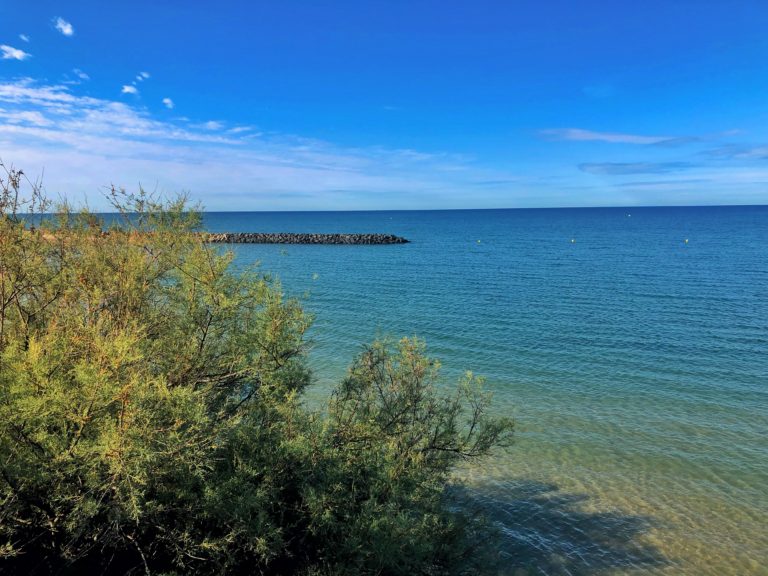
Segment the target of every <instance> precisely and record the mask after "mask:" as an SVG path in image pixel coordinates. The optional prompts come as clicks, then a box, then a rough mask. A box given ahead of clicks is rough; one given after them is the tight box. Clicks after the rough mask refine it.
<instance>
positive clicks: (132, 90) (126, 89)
mask: <svg viewBox="0 0 768 576" xmlns="http://www.w3.org/2000/svg"><path fill="white" fill-rule="evenodd" d="M120 92H121V93H122V94H138V93H139V89H138V88H136V86H131V85H130V84H126V85H125V86H123V89H122V90H121V91H120Z"/></svg>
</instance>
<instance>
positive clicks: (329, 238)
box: [205, 232, 409, 245]
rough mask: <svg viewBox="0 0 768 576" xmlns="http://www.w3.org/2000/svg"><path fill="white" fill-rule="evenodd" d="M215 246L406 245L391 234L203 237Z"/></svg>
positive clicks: (210, 235)
mask: <svg viewBox="0 0 768 576" xmlns="http://www.w3.org/2000/svg"><path fill="white" fill-rule="evenodd" d="M205 239H206V241H207V242H211V243H216V244H367V245H370V244H407V243H408V242H409V241H408V240H406V239H405V238H402V237H401V236H395V235H393V234H295V233H292V232H274V233H264V232H219V233H208V234H206V235H205Z"/></svg>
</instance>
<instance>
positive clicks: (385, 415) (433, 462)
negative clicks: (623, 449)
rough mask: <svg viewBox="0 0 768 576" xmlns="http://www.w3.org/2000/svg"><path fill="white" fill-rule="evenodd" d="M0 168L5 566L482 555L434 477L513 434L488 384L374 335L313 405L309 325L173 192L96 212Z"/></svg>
mask: <svg viewBox="0 0 768 576" xmlns="http://www.w3.org/2000/svg"><path fill="white" fill-rule="evenodd" d="M0 167H2V172H0V572H2V573H7V574H50V573H60V574H84V573H98V574H126V573H134V574H141V573H145V574H150V573H161V574H223V573H227V574H230V573H231V574H239V573H242V574H245V573H249V574H251V573H255V574H451V573H467V572H468V571H473V570H480V567H479V566H476V565H474V564H476V563H474V564H473V562H474V560H475V559H476V558H477V557H478V550H477V549H476V548H475V546H476V545H477V543H478V542H479V541H481V540H483V539H485V532H483V531H482V530H483V527H482V523H481V522H479V521H478V520H477V519H475V518H473V517H471V516H469V515H468V514H465V513H462V512H461V511H460V510H459V508H457V507H456V506H455V505H454V503H452V501H451V496H450V491H449V490H447V487H448V486H449V484H450V478H451V472H452V470H454V469H455V467H456V465H457V464H458V463H460V462H462V461H464V460H472V459H475V458H478V457H482V456H484V455H486V454H487V453H488V452H489V451H490V450H491V449H492V448H493V447H494V446H498V445H500V444H504V443H505V442H506V441H507V440H508V439H509V437H510V434H511V423H510V422H509V421H507V420H505V419H498V418H493V417H491V416H489V414H488V402H489V397H488V396H487V395H486V394H485V393H483V392H482V390H481V387H480V383H479V382H477V381H476V380H475V379H473V378H471V377H467V378H466V379H465V380H464V381H463V382H461V383H460V384H459V386H458V389H457V391H456V392H455V393H454V394H452V395H450V394H448V395H446V394H445V392H442V391H441V389H442V385H438V375H437V365H436V363H435V362H433V361H431V360H429V359H428V358H427V357H426V356H425V353H424V346H423V344H422V343H421V342H419V341H418V340H409V339H404V340H402V341H401V342H399V343H398V344H396V345H392V344H389V343H382V342H376V343H373V344H372V345H370V346H368V347H366V348H364V349H363V351H362V352H361V354H360V355H359V357H358V358H356V359H355V360H354V361H353V363H352V365H351V367H350V370H349V373H348V375H347V377H346V378H345V379H344V380H343V382H341V383H340V384H339V386H338V387H337V388H336V389H335V390H334V391H333V393H332V394H331V396H330V398H329V400H328V402H327V405H326V406H324V407H320V408H315V409H310V408H308V407H307V406H305V405H304V404H303V403H302V392H303V391H304V389H305V388H306V387H307V386H308V385H309V383H310V372H309V370H308V367H307V363H306V357H305V344H304V339H303V337H304V334H305V332H306V330H307V329H308V328H309V326H310V318H309V317H308V316H307V315H306V314H305V313H304V312H303V311H302V309H301V307H300V305H299V304H298V302H296V301H295V300H292V299H286V298H285V297H284V296H283V295H282V293H281V289H280V286H279V284H277V283H276V282H274V281H271V280H269V278H268V277H266V276H264V275H261V274H259V273H258V272H256V271H240V270H238V271H237V272H234V271H233V270H232V268H231V261H232V255H231V254H230V253H226V252H223V251H222V250H220V249H217V248H215V247H212V246H210V245H208V244H206V243H205V242H204V241H203V239H202V236H201V235H200V234H198V233H197V232H198V231H199V227H200V221H201V219H200V214H199V213H198V212H196V211H194V210H190V209H189V208H188V206H187V203H186V201H185V199H184V198H179V199H175V200H171V201H163V200H160V199H158V198H156V197H153V196H152V195H149V194H146V193H145V192H143V191H141V192H139V193H137V194H135V195H134V194H127V193H125V192H123V191H121V190H118V189H114V188H113V189H112V190H111V191H110V193H109V198H110V199H111V201H112V203H113V205H114V207H115V210H116V212H117V215H116V216H115V217H114V218H110V222H104V221H102V220H101V219H100V218H98V217H97V216H96V215H95V214H92V213H89V212H88V211H85V210H83V211H75V210H73V209H71V207H69V206H67V205H66V204H62V205H59V206H56V207H55V211H53V212H51V211H50V204H49V203H48V202H47V201H46V199H45V197H44V194H43V192H42V189H41V188H40V186H39V184H38V183H34V182H30V181H28V180H27V179H26V177H25V176H24V174H23V172H21V171H18V170H15V169H13V168H8V167H6V166H5V165H2V164H1V163H0Z"/></svg>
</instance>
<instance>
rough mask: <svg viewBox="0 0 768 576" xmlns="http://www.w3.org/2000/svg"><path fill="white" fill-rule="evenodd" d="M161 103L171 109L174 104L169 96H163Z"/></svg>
mask: <svg viewBox="0 0 768 576" xmlns="http://www.w3.org/2000/svg"><path fill="white" fill-rule="evenodd" d="M163 105H164V106H165V107H166V108H168V110H173V107H174V106H175V104H174V103H173V100H171V99H170V98H163Z"/></svg>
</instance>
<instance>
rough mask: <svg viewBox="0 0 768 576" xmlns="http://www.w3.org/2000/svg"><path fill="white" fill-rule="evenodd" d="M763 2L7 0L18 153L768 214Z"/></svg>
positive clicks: (347, 190) (143, 170)
mask: <svg viewBox="0 0 768 576" xmlns="http://www.w3.org/2000/svg"><path fill="white" fill-rule="evenodd" d="M766 30H768V1H766V0H756V1H750V0H686V1H682V0H663V1H662V0H647V1H645V2H637V1H636V0H632V1H630V0H612V1H607V0H603V1H590V0H580V1H578V2H573V1H571V0H568V1H565V0H537V1H532V0H531V1H528V0H506V1H489V0H471V1H470V0H467V1H461V2H456V1H451V0H441V1H424V0H407V1H405V0H404V1H400V0H389V1H386V2H378V1H370V0H366V1H364V2H360V1H359V0H358V1H330V0H329V1H310V0H304V1H296V0H280V1H277V0H275V1H272V2H260V1H234V0H219V1H218V2H215V3H211V2H202V1H200V2H193V1H189V0H186V1H183V2H182V1H180V0H169V1H164V2H157V1H156V0H153V1H147V0H132V1H131V2H105V1H104V0H99V1H78V0H70V1H68V2H61V1H55V2H54V1H46V0H0V160H2V162H3V163H5V164H6V165H8V166H10V165H13V166H15V167H17V168H22V169H23V170H24V171H25V172H26V173H27V174H30V175H36V176H42V177H43V183H44V186H45V188H46V190H47V191H48V193H49V194H51V195H54V196H57V195H60V196H66V197H67V198H69V199H70V200H74V201H84V202H87V203H88V204H89V206H91V207H92V208H94V209H98V208H101V207H103V206H106V205H107V203H106V200H105V198H104V189H105V187H106V186H109V185H112V184H114V185H117V186H122V187H125V188H126V189H128V190H136V189H138V187H139V186H143V187H144V188H145V189H149V190H155V191H158V192H160V193H162V194H168V195H172V194H174V193H178V192H186V193H188V194H189V195H190V197H191V198H193V199H194V200H197V201H200V202H201V203H202V204H203V206H204V207H205V208H206V209H209V210H366V209H431V208H515V207H556V206H557V207H560V206H562V207H569V206H638V205H709V204H766V203H768V33H767V32H766Z"/></svg>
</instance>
